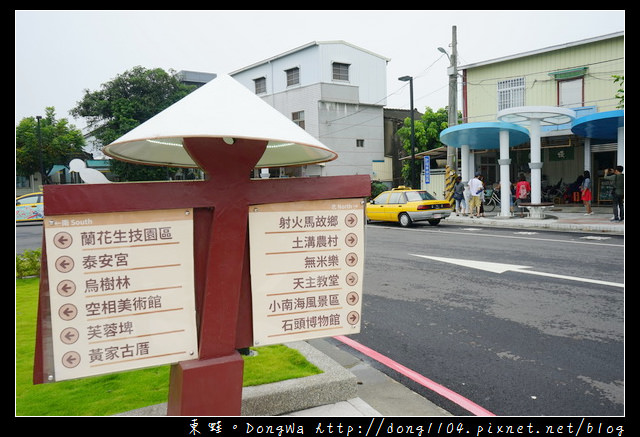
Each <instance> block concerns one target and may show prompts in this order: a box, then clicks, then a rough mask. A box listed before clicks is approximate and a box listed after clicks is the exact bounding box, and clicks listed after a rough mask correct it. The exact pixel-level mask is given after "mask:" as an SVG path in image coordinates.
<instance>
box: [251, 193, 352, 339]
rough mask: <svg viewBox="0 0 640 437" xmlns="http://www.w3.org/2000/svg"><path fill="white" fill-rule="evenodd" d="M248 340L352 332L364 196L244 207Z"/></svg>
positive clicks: (326, 335)
mask: <svg viewBox="0 0 640 437" xmlns="http://www.w3.org/2000/svg"><path fill="white" fill-rule="evenodd" d="M249 239H250V240H249V241H250V260H251V289H252V306H253V340H254V341H253V343H254V345H260V346H263V345H266V344H274V343H287V342H291V341H297V340H306V339H312V338H319V337H329V336H335V335H346V334H355V333H358V332H360V319H361V307H362V279H363V278H362V275H363V272H364V200H363V199H333V200H316V201H302V202H289V203H277V204H268V205H254V206H250V207H249Z"/></svg>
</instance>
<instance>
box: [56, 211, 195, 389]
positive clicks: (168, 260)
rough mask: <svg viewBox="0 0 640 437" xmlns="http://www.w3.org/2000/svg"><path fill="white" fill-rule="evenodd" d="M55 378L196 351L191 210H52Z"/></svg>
mask: <svg viewBox="0 0 640 437" xmlns="http://www.w3.org/2000/svg"><path fill="white" fill-rule="evenodd" d="M44 229H45V239H46V240H45V241H46V248H47V249H46V253H47V261H48V262H47V265H48V274H49V286H50V290H49V301H50V308H51V332H52V349H53V368H54V372H55V375H53V379H54V380H56V381H61V380H66V379H73V378H80V377H85V376H92V375H98V374H103V373H111V372H116V371H123V370H131V369H136V368H142V367H150V366H158V365H164V364H168V363H175V362H178V361H184V360H191V359H196V358H198V344H197V333H196V332H197V331H196V323H195V298H194V278H193V211H192V210H191V209H171V210H157V211H139V212H123V213H103V214H74V215H57V216H47V217H45V221H44Z"/></svg>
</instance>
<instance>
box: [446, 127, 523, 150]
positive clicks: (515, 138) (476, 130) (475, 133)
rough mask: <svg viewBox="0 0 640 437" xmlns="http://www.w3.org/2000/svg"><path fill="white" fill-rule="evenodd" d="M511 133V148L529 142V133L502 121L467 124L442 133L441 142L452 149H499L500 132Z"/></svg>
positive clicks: (450, 128)
mask: <svg viewBox="0 0 640 437" xmlns="http://www.w3.org/2000/svg"><path fill="white" fill-rule="evenodd" d="M505 130H506V131H508V132H509V147H513V146H517V145H518V144H522V143H526V142H528V141H529V131H528V130H527V129H526V128H524V127H521V126H518V125H516V124H513V123H506V122H501V121H496V122H478V123H465V124H459V125H456V126H452V127H449V128H447V129H445V130H443V131H442V132H440V141H441V142H442V143H443V144H446V145H447V146H451V147H462V146H469V149H472V150H478V149H499V148H500V132H501V131H505Z"/></svg>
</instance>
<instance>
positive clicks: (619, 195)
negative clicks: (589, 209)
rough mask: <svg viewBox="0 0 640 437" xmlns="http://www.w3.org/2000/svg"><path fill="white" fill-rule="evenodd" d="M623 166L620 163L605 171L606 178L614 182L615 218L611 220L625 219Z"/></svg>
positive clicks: (619, 220)
mask: <svg viewBox="0 0 640 437" xmlns="http://www.w3.org/2000/svg"><path fill="white" fill-rule="evenodd" d="M622 169H623V168H622V166H621V165H619V166H617V167H616V168H615V169H612V168H608V169H606V170H605V171H604V178H605V179H607V180H609V181H612V182H613V192H612V193H611V196H612V198H613V218H612V219H611V221H614V222H621V221H624V175H623V174H622Z"/></svg>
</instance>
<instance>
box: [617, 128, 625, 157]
mask: <svg viewBox="0 0 640 437" xmlns="http://www.w3.org/2000/svg"><path fill="white" fill-rule="evenodd" d="M618 165H622V166H624V126H620V127H619V128H618Z"/></svg>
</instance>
